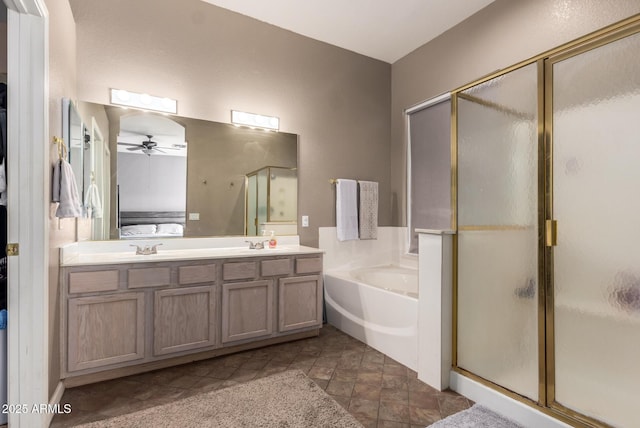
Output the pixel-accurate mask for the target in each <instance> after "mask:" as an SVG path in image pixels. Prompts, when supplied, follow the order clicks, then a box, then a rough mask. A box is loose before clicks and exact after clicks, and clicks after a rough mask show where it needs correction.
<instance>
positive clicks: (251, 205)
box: [247, 175, 258, 236]
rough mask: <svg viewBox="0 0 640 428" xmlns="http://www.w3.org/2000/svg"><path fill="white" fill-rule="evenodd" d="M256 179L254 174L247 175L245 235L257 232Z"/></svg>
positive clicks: (252, 234) (254, 234) (253, 234)
mask: <svg viewBox="0 0 640 428" xmlns="http://www.w3.org/2000/svg"><path fill="white" fill-rule="evenodd" d="M257 203H258V180H257V178H256V176H255V175H250V176H249V177H247V235H249V236H256V235H257V234H258V223H257V222H258V211H257V210H258V205H257Z"/></svg>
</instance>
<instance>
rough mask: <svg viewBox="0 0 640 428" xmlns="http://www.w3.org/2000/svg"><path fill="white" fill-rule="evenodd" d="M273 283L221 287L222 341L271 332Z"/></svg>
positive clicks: (263, 282) (259, 335)
mask: <svg viewBox="0 0 640 428" xmlns="http://www.w3.org/2000/svg"><path fill="white" fill-rule="evenodd" d="M273 288H274V287H273V282H272V281H251V282H239V283H232V284H222V342H223V343H226V342H232V341H236V340H243V339H250V338H255V337H262V336H270V335H271V334H272V333H273V306H274V301H273Z"/></svg>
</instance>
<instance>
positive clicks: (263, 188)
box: [257, 168, 269, 234]
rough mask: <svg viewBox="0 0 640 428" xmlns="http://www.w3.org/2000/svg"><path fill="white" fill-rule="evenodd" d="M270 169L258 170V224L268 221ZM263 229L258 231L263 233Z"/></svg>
mask: <svg viewBox="0 0 640 428" xmlns="http://www.w3.org/2000/svg"><path fill="white" fill-rule="evenodd" d="M268 171H269V170H268V169H267V168H264V169H261V170H260V171H258V174H257V176H258V207H257V212H258V224H262V223H266V222H267V221H268V219H267V206H268V201H269V199H268V195H269V187H268V186H269V172H268ZM262 232H263V231H261V230H259V231H258V233H259V234H262Z"/></svg>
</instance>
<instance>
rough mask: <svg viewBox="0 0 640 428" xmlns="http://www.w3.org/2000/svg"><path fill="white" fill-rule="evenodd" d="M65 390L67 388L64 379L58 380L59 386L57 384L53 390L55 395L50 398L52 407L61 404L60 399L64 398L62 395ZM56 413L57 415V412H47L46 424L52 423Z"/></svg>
mask: <svg viewBox="0 0 640 428" xmlns="http://www.w3.org/2000/svg"><path fill="white" fill-rule="evenodd" d="M64 390H65V387H64V383H62V381H60V382H58V386H56V389H55V391H53V395H52V396H51V398H50V399H49V407H50V408H54V407H56V405H57V404H60V400H62V396H63V395H64ZM55 415H56V413H55V412H47V420H46V422H47V425H46V426H49V425H51V421H52V420H53V417H54V416H55Z"/></svg>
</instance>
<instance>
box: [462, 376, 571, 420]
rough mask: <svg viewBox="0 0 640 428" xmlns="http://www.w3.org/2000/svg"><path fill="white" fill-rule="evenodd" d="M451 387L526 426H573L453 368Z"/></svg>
mask: <svg viewBox="0 0 640 428" xmlns="http://www.w3.org/2000/svg"><path fill="white" fill-rule="evenodd" d="M450 388H451V389H453V390H454V391H456V392H457V393H459V394H461V395H464V396H465V397H467V398H469V399H471V400H473V401H475V402H476V403H478V404H482V405H483V406H485V407H487V408H489V409H491V410H493V411H495V412H497V413H500V414H501V415H504V416H506V417H507V418H510V419H513V420H514V421H516V422H518V423H519V424H521V425H523V426H525V427H535V428H571V425H567V424H565V423H564V422H562V421H559V420H558V419H555V418H553V417H551V416H549V415H546V414H544V413H542V412H541V411H539V410H536V409H535V408H534V407H531V406H528V405H526V404H524V403H521V402H519V401H517V400H514V399H513V398H511V397H507V396H506V395H503V394H500V393H499V392H498V391H496V390H494V389H491V388H489V387H488V386H485V385H482V384H481V383H478V382H476V381H474V380H473V379H469V378H468V377H466V376H463V375H462V374H460V373H457V372H455V371H453V370H452V371H451V374H450Z"/></svg>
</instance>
